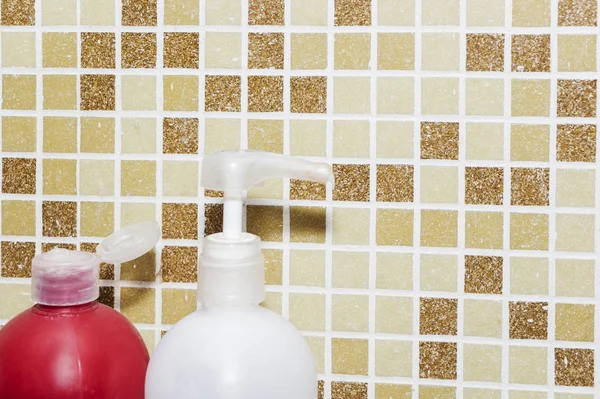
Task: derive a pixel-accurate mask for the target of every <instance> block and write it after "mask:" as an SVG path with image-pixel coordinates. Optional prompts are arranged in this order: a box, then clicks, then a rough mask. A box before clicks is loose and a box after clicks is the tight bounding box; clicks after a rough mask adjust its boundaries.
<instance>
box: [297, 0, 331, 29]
mask: <svg viewBox="0 0 600 399" xmlns="http://www.w3.org/2000/svg"><path fill="white" fill-rule="evenodd" d="M327 8H328V2H327V0H292V2H291V14H292V19H291V23H292V25H308V26H325V25H327Z"/></svg>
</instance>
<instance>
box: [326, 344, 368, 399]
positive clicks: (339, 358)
mask: <svg viewBox="0 0 600 399" xmlns="http://www.w3.org/2000/svg"><path fill="white" fill-rule="evenodd" d="M331 369H332V370H331V371H332V373H333V374H348V375H367V374H368V370H369V341H368V340H366V339H348V338H333V339H332V340H331ZM350 397H352V396H350Z"/></svg>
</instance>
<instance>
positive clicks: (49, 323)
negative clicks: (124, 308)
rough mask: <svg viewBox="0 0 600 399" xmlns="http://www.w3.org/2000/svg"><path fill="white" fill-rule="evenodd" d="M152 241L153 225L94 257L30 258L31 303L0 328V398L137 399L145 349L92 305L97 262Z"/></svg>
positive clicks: (121, 320) (128, 329)
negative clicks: (28, 307)
mask: <svg viewBox="0 0 600 399" xmlns="http://www.w3.org/2000/svg"><path fill="white" fill-rule="evenodd" d="M159 237H160V231H159V229H158V225H157V224H156V223H154V222H146V223H139V224H135V225H132V226H129V227H127V228H125V229H123V230H120V231H117V232H116V233H114V234H113V235H111V236H110V237H108V238H107V239H105V240H104V241H103V242H102V243H100V244H99V246H98V248H97V253H96V254H92V253H88V252H80V251H70V250H66V249H53V250H51V251H49V252H46V253H44V254H41V255H37V256H36V257H34V258H33V262H32V281H31V290H32V299H33V301H34V302H35V303H36V305H34V306H33V307H32V308H30V309H28V310H25V311H24V312H22V313H21V314H19V315H17V316H16V317H15V318H13V319H12V320H11V321H9V322H8V323H7V324H6V325H5V326H4V327H3V328H2V329H0V398H2V399H143V398H144V379H145V375H146V368H147V365H148V360H149V356H148V350H147V349H146V346H145V344H144V342H143V340H142V337H141V336H140V334H139V333H138V331H137V330H136V328H135V327H134V326H133V324H131V323H130V322H129V320H127V319H126V318H125V316H123V315H121V314H120V313H119V312H117V311H116V310H114V309H112V308H110V307H108V306H105V305H102V304H99V303H98V302H96V299H97V298H98V294H99V288H98V274H99V267H100V262H101V261H106V262H109V263H119V262H126V261H129V260H133V259H135V258H137V257H139V256H141V255H143V254H145V253H146V252H148V251H149V250H151V249H152V248H153V247H154V246H155V245H156V242H157V241H158V239H159Z"/></svg>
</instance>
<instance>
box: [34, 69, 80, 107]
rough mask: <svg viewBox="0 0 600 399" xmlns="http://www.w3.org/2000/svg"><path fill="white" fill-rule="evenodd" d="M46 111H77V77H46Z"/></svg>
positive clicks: (44, 84) (44, 93)
mask: <svg viewBox="0 0 600 399" xmlns="http://www.w3.org/2000/svg"><path fill="white" fill-rule="evenodd" d="M42 81H43V86H44V91H43V95H44V102H43V104H44V109H52V110H54V109H57V110H74V109H77V76H75V75H44V77H43V80H42Z"/></svg>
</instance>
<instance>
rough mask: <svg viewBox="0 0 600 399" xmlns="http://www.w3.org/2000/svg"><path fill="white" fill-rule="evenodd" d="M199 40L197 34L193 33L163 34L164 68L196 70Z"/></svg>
mask: <svg viewBox="0 0 600 399" xmlns="http://www.w3.org/2000/svg"><path fill="white" fill-rule="evenodd" d="M199 40H200V39H199V34H198V33H194V32H165V36H164V50H163V65H164V67H165V68H190V69H198V60H199V54H200V44H199V43H200V42H199Z"/></svg>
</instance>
